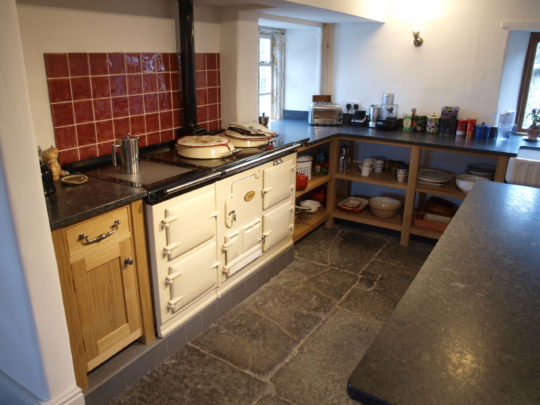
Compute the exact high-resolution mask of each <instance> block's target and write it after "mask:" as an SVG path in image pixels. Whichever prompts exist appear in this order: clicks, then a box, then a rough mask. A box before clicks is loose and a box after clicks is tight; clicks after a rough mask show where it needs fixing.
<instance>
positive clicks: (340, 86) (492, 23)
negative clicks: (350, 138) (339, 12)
mask: <svg viewBox="0 0 540 405" xmlns="http://www.w3.org/2000/svg"><path fill="white" fill-rule="evenodd" d="M538 16H540V2H539V1H537V0H516V1H513V2H509V1H505V0H476V1H473V2H471V1H467V0H455V1H452V2H443V1H442V0H432V1H428V0H408V1H403V0H388V9H387V17H386V23H385V24H378V23H365V24H338V25H336V27H335V30H334V47H335V49H334V55H335V59H334V84H335V86H334V91H335V93H334V96H335V100H336V101H337V102H339V103H341V104H345V103H346V100H348V99H359V100H361V102H362V105H363V107H364V108H366V107H368V106H369V104H370V103H371V102H378V103H380V100H381V96H382V93H383V92H392V93H395V102H396V103H397V104H399V106H400V114H402V113H403V111H408V110H410V108H412V107H416V108H417V109H418V110H417V111H418V112H419V113H421V114H431V113H432V112H436V113H439V112H440V110H441V107H442V106H443V105H457V106H459V107H460V113H459V116H460V117H462V118H467V117H471V118H477V119H478V120H479V121H480V122H482V121H485V122H486V123H487V124H488V125H493V123H494V121H495V119H496V116H497V115H498V114H497V104H498V95H499V87H500V83H501V77H502V70H503V60H504V50H505V45H506V40H507V36H508V31H507V30H505V29H502V28H501V27H500V26H501V21H502V20H531V18H537V19H538ZM414 24H420V25H421V35H420V36H421V37H422V38H423V39H424V44H423V45H422V46H421V47H418V48H415V47H414V46H413V43H412V41H413V37H412V34H411V29H412V26H413V25H414Z"/></svg>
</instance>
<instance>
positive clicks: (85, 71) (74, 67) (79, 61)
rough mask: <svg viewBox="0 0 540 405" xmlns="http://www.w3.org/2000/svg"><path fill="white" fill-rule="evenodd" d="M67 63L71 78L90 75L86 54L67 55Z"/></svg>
mask: <svg viewBox="0 0 540 405" xmlns="http://www.w3.org/2000/svg"><path fill="white" fill-rule="evenodd" d="M68 62H69V74H70V75H71V76H88V75H89V74H90V68H89V63H88V54H87V53H68Z"/></svg>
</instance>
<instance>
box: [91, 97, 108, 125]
mask: <svg viewBox="0 0 540 405" xmlns="http://www.w3.org/2000/svg"><path fill="white" fill-rule="evenodd" d="M111 118H112V107H111V99H110V98H102V99H98V100H94V119H95V120H96V121H102V120H110V119H111Z"/></svg>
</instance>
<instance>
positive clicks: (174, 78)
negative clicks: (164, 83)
mask: <svg viewBox="0 0 540 405" xmlns="http://www.w3.org/2000/svg"><path fill="white" fill-rule="evenodd" d="M178 74H179V73H178V72H173V73H171V90H173V91H178V90H179V89H180V76H178Z"/></svg>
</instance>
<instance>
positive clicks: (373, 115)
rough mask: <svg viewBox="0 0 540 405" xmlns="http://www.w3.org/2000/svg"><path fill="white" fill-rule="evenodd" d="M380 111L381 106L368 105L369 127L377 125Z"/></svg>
mask: <svg viewBox="0 0 540 405" xmlns="http://www.w3.org/2000/svg"><path fill="white" fill-rule="evenodd" d="M380 113H381V106H379V105H377V104H371V107H369V127H370V128H375V127H376V126H377V120H378V119H379V114H380Z"/></svg>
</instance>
